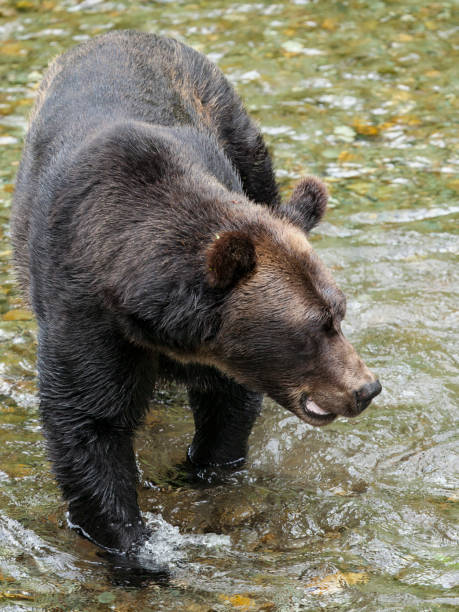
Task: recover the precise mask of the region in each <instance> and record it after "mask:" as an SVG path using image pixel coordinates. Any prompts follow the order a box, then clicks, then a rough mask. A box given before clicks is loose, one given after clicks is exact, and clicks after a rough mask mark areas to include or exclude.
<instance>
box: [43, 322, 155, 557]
mask: <svg viewBox="0 0 459 612" xmlns="http://www.w3.org/2000/svg"><path fill="white" fill-rule="evenodd" d="M96 330H97V328H96ZM53 331H54V332H56V329H55V328H54V330H53ZM58 331H60V332H61V333H58V334H56V333H54V335H53V337H50V335H49V334H48V333H47V332H46V331H43V330H40V336H39V361H38V369H39V380H40V410H41V414H42V420H43V425H44V429H45V435H46V439H47V445H48V450H49V456H50V459H51V461H52V464H53V470H54V473H55V475H56V479H57V481H58V483H59V485H60V487H61V489H62V492H63V494H64V498H65V499H66V500H67V501H68V503H69V518H70V524H71V525H72V526H73V527H77V528H78V529H79V530H80V531H81V533H82V534H83V535H85V536H86V537H88V538H90V539H91V540H93V541H94V542H95V543H97V544H99V545H101V546H103V547H106V548H109V549H116V550H120V551H130V550H134V549H135V547H136V546H137V545H139V544H141V543H142V542H143V541H144V540H145V539H146V538H147V537H148V530H147V528H146V527H145V525H144V523H143V521H142V517H141V514H140V510H139V507H138V504H137V493H136V482H137V468H136V462H135V456H134V451H133V446H132V442H133V436H134V431H135V428H136V427H137V426H138V425H139V423H140V421H141V419H142V417H143V414H144V412H145V410H146V408H147V404H148V399H149V398H150V396H151V392H152V388H153V375H154V369H153V363H152V358H151V355H149V354H148V353H147V352H146V351H143V350H142V349H138V348H135V347H133V346H132V345H130V344H129V343H127V342H125V341H124V340H123V339H119V338H116V337H114V336H112V335H111V334H110V332H109V330H105V329H104V330H103V333H101V334H100V335H98V333H97V331H99V332H100V331H101V330H97V331H95V330H94V329H91V330H88V333H85V327H84V323H81V326H79V325H78V323H77V322H76V321H75V323H73V324H72V328H71V329H69V328H68V327H67V329H66V330H65V332H66V333H65V335H62V331H63V330H62V329H60V330H58Z"/></svg>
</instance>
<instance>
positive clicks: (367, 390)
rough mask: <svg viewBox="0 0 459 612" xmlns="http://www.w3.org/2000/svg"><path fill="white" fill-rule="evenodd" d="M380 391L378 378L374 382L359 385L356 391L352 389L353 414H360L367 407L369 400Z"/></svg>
mask: <svg viewBox="0 0 459 612" xmlns="http://www.w3.org/2000/svg"><path fill="white" fill-rule="evenodd" d="M381 391H382V386H381V383H380V382H379V380H375V381H374V382H371V383H367V384H366V385H363V387H360V389H359V390H358V391H354V397H355V414H356V415H357V414H360V413H361V412H363V411H364V410H365V408H368V406H369V405H370V404H371V400H372V399H373V398H374V397H376V396H377V395H379V394H380V393H381Z"/></svg>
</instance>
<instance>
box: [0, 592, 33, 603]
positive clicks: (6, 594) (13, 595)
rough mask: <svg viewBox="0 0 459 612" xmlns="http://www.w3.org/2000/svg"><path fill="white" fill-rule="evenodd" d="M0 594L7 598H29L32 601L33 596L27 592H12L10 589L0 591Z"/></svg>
mask: <svg viewBox="0 0 459 612" xmlns="http://www.w3.org/2000/svg"><path fill="white" fill-rule="evenodd" d="M0 595H2V596H3V597H5V598H7V599H30V600H32V601H33V596H32V595H29V594H28V593H13V592H11V591H0Z"/></svg>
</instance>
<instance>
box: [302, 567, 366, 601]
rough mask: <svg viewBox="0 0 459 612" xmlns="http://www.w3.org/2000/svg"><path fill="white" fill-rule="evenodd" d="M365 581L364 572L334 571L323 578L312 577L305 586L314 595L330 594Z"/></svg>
mask: <svg viewBox="0 0 459 612" xmlns="http://www.w3.org/2000/svg"><path fill="white" fill-rule="evenodd" d="M367 581H368V575H367V574H365V573H364V572H347V573H343V572H336V574H329V575H328V576H325V577H324V578H319V577H317V578H314V579H313V580H311V582H310V583H309V584H308V585H307V586H306V588H307V589H308V590H309V591H311V592H312V593H313V594H314V595H332V594H333V593H338V591H342V590H343V589H345V588H346V587H348V586H352V585H354V584H357V583H359V582H367Z"/></svg>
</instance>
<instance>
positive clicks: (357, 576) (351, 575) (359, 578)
mask: <svg viewBox="0 0 459 612" xmlns="http://www.w3.org/2000/svg"><path fill="white" fill-rule="evenodd" d="M343 576H344V579H345V580H346V582H347V583H348V585H349V586H352V585H353V584H358V583H359V582H368V574H365V572H344V573H343Z"/></svg>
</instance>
